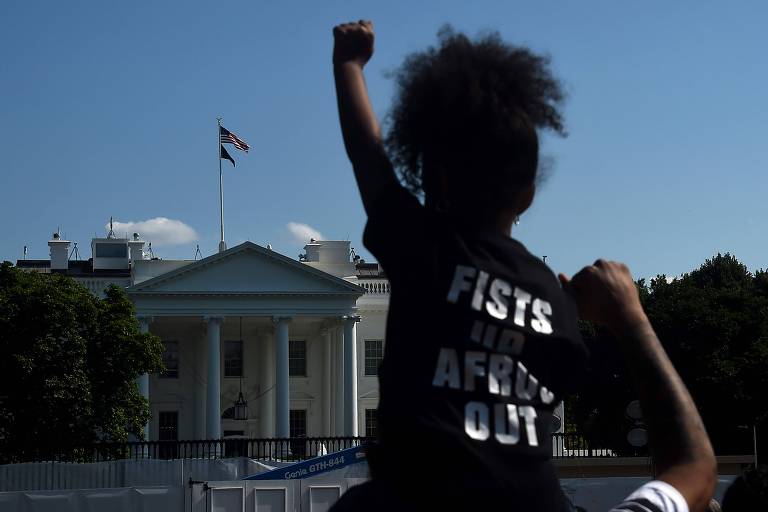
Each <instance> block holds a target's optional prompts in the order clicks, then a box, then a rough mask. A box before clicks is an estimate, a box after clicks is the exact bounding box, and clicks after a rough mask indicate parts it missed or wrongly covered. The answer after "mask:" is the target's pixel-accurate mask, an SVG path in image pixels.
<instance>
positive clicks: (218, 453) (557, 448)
mask: <svg viewBox="0 0 768 512" xmlns="http://www.w3.org/2000/svg"><path fill="white" fill-rule="evenodd" d="M369 441H373V439H371V438H366V437H302V438H283V439H240V438H227V439H213V440H190V441H144V442H127V443H106V442H105V443H93V444H90V445H85V446H79V447H76V448H72V449H68V450H63V449H60V450H55V449H44V448H42V447H36V448H29V449H19V450H13V451H12V452H10V453H3V454H0V459H2V461H1V462H0V463H14V462H102V461H110V460H121V459H222V458H231V457H249V458H251V459H266V460H270V459H271V460H280V461H301V460H306V459H311V458H313V457H317V456H318V455H322V454H324V453H332V452H336V451H339V450H343V449H345V448H351V447H353V446H360V445H361V444H364V443H366V442H369ZM415 449H416V450H418V445H416V446H415ZM552 456H553V458H555V459H562V458H576V457H579V458H581V457H615V456H616V454H615V453H614V452H613V451H611V450H609V449H606V448H601V447H598V446H594V445H592V444H590V443H589V442H588V441H587V440H586V439H585V438H584V437H582V436H581V435H579V434H553V435H552Z"/></svg>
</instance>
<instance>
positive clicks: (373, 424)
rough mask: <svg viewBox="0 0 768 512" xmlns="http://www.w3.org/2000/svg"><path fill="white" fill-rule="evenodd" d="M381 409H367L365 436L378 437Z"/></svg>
mask: <svg viewBox="0 0 768 512" xmlns="http://www.w3.org/2000/svg"><path fill="white" fill-rule="evenodd" d="M378 413H379V411H378V410H376V409H366V410H365V437H376V435H377V434H378V430H379V416H378Z"/></svg>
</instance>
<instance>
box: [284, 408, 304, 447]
mask: <svg viewBox="0 0 768 512" xmlns="http://www.w3.org/2000/svg"><path fill="white" fill-rule="evenodd" d="M288 429H289V434H288V435H289V436H290V437H291V438H292V439H296V438H299V439H301V438H303V437H307V410H306V409H291V410H290V411H289V413H288ZM306 453H307V445H306V443H305V442H304V441H302V440H298V441H291V457H292V458H295V459H296V460H302V459H304V458H305V455H306Z"/></svg>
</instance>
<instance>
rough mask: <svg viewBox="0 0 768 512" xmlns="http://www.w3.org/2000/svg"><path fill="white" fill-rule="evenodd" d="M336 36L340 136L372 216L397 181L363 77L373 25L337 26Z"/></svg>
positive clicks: (334, 54) (335, 68)
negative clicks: (381, 195) (382, 193)
mask: <svg viewBox="0 0 768 512" xmlns="http://www.w3.org/2000/svg"><path fill="white" fill-rule="evenodd" d="M333 36H334V40H335V44H334V48H333V69H334V76H335V77H336V98H337V101H338V106H339V120H340V122H341V132H342V135H343V136H344V146H345V148H346V150H347V155H348V156H349V159H350V161H351V162H352V167H353V169H354V171H355V178H356V179H357V186H358V188H359V189H360V195H361V196H362V199H363V206H364V207H365V210H366V212H368V213H369V214H370V212H371V208H372V206H373V204H374V203H375V201H376V199H377V197H378V194H379V192H380V191H381V190H382V189H383V188H384V186H385V185H387V184H389V183H391V182H393V181H396V178H395V173H394V171H393V169H392V163H391V162H390V161H389V158H388V157H387V155H386V153H385V151H384V146H383V145H382V142H381V129H380V128H379V122H378V121H377V120H376V115H375V114H374V113H373V108H372V107H371V102H370V100H369V99H368V91H367V89H366V86H365V78H364V77H363V66H365V64H366V63H367V62H368V60H369V59H370V58H371V55H373V24H372V23H371V22H370V21H360V22H357V23H345V24H342V25H338V26H336V27H334V29H333Z"/></svg>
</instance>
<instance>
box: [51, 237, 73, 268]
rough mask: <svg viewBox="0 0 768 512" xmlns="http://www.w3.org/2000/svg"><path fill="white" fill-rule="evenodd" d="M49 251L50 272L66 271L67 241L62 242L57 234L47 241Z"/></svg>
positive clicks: (67, 263) (67, 259) (67, 262)
mask: <svg viewBox="0 0 768 512" xmlns="http://www.w3.org/2000/svg"><path fill="white" fill-rule="evenodd" d="M48 247H50V249H51V270H67V269H68V268H69V240H62V239H61V237H60V236H59V234H58V233H54V234H53V238H52V239H51V240H49V241H48Z"/></svg>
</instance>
